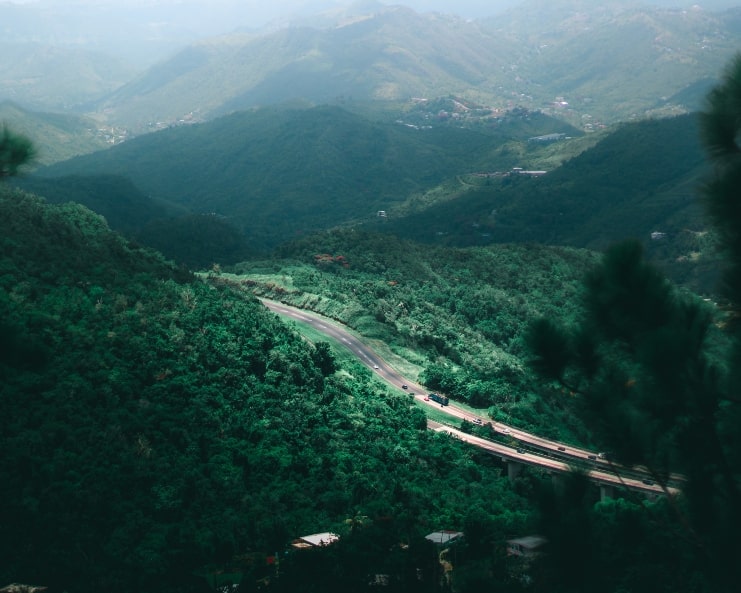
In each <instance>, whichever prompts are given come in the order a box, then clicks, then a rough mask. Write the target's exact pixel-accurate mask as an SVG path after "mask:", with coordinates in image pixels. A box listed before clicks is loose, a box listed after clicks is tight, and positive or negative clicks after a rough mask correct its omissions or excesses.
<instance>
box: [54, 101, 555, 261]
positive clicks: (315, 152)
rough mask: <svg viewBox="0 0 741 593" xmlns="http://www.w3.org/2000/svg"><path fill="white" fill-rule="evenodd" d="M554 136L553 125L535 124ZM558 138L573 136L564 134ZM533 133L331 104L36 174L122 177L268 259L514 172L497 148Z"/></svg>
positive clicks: (157, 140) (119, 149)
mask: <svg viewBox="0 0 741 593" xmlns="http://www.w3.org/2000/svg"><path fill="white" fill-rule="evenodd" d="M541 121H542V125H543V126H549V127H547V128H546V130H547V131H551V130H552V127H550V126H552V125H553V124H552V121H548V119H547V118H542V119H541ZM562 129H564V130H569V128H568V126H565V125H564V126H562ZM523 131H524V132H525V133H532V128H531V127H529V126H524V127H523V129H521V130H519V129H518V127H517V126H516V125H512V126H503V127H502V129H501V130H500V131H499V132H497V131H496V127H495V129H494V130H493V131H490V132H487V133H484V132H479V131H475V130H465V129H460V128H458V127H454V126H446V127H434V128H429V129H415V128H412V127H409V126H404V125H399V124H382V123H374V122H371V121H369V120H367V119H365V118H362V117H359V116H357V115H354V114H351V113H349V112H347V111H344V110H342V109H340V108H337V107H316V108H313V109H307V110H279V109H261V110H256V111H253V112H240V113H235V114H232V115H230V116H226V117H223V118H219V119H216V120H214V121H212V122H208V123H205V124H201V125H195V126H187V127H179V128H174V129H169V130H164V131H162V132H158V133H155V134H148V135H145V136H141V137H139V138H136V139H134V140H131V141H129V142H126V143H124V144H122V145H119V146H115V147H113V148H112V149H110V150H107V151H102V152H98V153H96V154H92V155H87V156H83V157H79V158H76V159H72V160H70V161H67V162H64V163H59V164H57V165H55V166H52V167H48V168H46V169H44V170H42V171H40V172H39V173H40V174H43V175H44V176H45V177H49V176H60V175H86V174H90V173H91V172H95V173H96V174H110V175H122V176H125V177H127V178H129V179H130V180H131V181H132V182H133V183H134V184H135V185H136V186H137V187H138V188H139V189H140V190H141V191H142V192H144V193H145V194H147V195H151V196H152V197H153V198H158V199H163V200H166V201H169V202H172V203H175V204H178V205H180V206H183V207H185V208H187V209H189V210H190V211H191V212H193V213H215V214H217V215H220V216H224V217H226V219H227V220H228V221H229V222H230V223H232V224H233V225H235V226H236V227H237V228H239V229H240V230H243V231H244V233H245V234H246V235H247V237H248V239H249V240H250V243H251V245H252V246H253V248H256V249H258V250H265V249H268V248H271V247H273V246H275V245H277V244H279V243H282V242H285V241H286V240H288V239H291V238H293V237H295V236H297V235H298V234H304V233H307V232H312V231H316V230H321V229H326V228H330V227H332V226H335V225H338V224H347V223H350V222H359V221H363V220H365V221H368V220H375V219H376V218H377V216H376V215H377V212H378V211H379V210H387V209H389V208H390V207H391V206H392V205H393V204H395V203H398V202H400V201H402V200H405V199H406V198H407V197H408V196H409V195H410V194H411V193H413V192H419V191H422V190H425V189H427V188H429V187H434V186H435V185H437V184H439V183H440V182H441V181H443V180H444V179H446V178H451V177H453V176H455V175H457V174H460V173H466V172H471V171H476V170H480V169H488V168H489V167H491V166H492V163H493V162H497V161H501V160H502V159H503V160H504V161H505V162H504V166H505V167H508V166H513V165H514V164H516V162H517V161H516V160H514V159H515V158H516V156H515V155H509V156H508V155H506V154H505V155H503V156H502V155H500V154H499V151H500V148H501V147H502V145H503V144H505V143H506V142H507V141H510V140H511V139H513V137H514V138H516V139H517V136H518V134H519V135H520V136H519V140H520V141H522V140H523V139H524V138H523Z"/></svg>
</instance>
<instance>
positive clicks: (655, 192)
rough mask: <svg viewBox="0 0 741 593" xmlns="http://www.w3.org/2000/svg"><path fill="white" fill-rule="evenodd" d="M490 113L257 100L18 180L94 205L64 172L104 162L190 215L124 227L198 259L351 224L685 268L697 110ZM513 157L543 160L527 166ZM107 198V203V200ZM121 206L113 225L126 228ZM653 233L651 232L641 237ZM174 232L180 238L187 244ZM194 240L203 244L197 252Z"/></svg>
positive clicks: (694, 239) (698, 171)
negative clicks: (377, 118) (401, 118)
mask: <svg viewBox="0 0 741 593" xmlns="http://www.w3.org/2000/svg"><path fill="white" fill-rule="evenodd" d="M410 119H411V116H410ZM496 122H497V123H495V122H494V121H491V122H489V123H488V124H487V125H486V126H484V124H481V127H480V128H478V129H477V128H474V129H461V128H460V127H458V126H456V125H455V122H450V123H449V124H447V123H446V122H438V123H436V124H435V125H434V126H428V127H427V128H426V129H425V127H424V126H417V125H412V124H406V123H403V122H401V123H388V124H384V123H379V122H373V121H369V120H367V119H365V118H362V117H360V116H359V115H356V114H353V113H350V112H347V111H345V110H342V109H340V108H338V107H329V106H325V107H316V108H311V109H303V110H301V109H275V108H271V109H268V108H265V109H260V110H255V111H252V112H239V113H235V114H232V115H230V116H225V117H222V118H218V119H216V120H214V121H212V122H207V123H204V124H199V125H194V126H185V127H177V128H171V129H169V130H164V131H162V132H157V133H153V134H147V135H144V136H141V137H138V138H135V139H133V140H131V141H128V142H126V143H124V144H121V145H119V146H116V147H113V148H112V149H110V150H105V151H100V152H98V153H94V154H91V155H86V156H82V157H78V158H75V159H72V160H69V161H66V162H63V163H58V164H56V165H54V166H51V167H47V168H45V169H42V170H41V171H39V174H41V175H43V176H44V177H43V178H40V177H34V178H31V179H29V180H28V181H27V182H26V187H28V188H30V189H33V188H34V185H36V186H37V187H38V188H39V189H40V190H42V191H46V192H50V193H49V194H48V195H49V196H50V198H52V199H53V200H54V201H58V200H59V199H60V198H62V199H74V200H76V201H83V202H84V203H86V204H88V205H90V206H91V207H93V208H96V207H97V206H96V199H95V196H94V195H92V194H91V192H89V191H88V192H87V193H84V192H81V193H79V195H78V196H77V197H75V193H74V192H75V184H76V183H75V181H74V178H73V179H72V180H71V181H69V176H80V175H83V176H84V175H90V174H91V173H92V172H94V174H95V175H97V176H101V175H106V176H108V177H106V178H105V179H103V178H101V179H100V181H99V182H96V183H98V185H97V186H96V185H95V184H94V183H92V182H90V183H88V182H86V183H81V182H78V183H77V185H78V186H79V188H80V189H81V190H83V189H84V188H85V187H99V188H101V189H100V191H101V192H103V193H107V194H110V195H119V196H121V199H124V200H131V202H130V203H131V204H132V205H133V204H134V203H136V201H139V202H141V203H143V204H145V205H146V207H147V212H152V211H151V208H152V206H154V205H156V204H157V203H168V202H169V203H170V204H174V205H176V206H177V208H178V209H179V210H180V212H181V213H183V214H189V218H187V219H181V220H180V221H173V222H172V223H170V224H168V223H165V222H164V221H163V220H160V221H156V220H155V219H156V218H157V216H156V215H155V214H154V213H151V214H149V215H147V214H146V212H144V213H143V214H142V215H141V216H139V218H138V220H139V221H140V222H139V227H138V228H137V229H134V235H135V236H139V235H138V233H142V226H143V225H146V226H148V231H147V232H146V233H145V235H146V241H145V242H146V244H147V245H152V246H156V247H157V248H158V249H160V250H161V251H162V252H163V253H165V254H167V255H168V256H170V257H173V258H175V259H179V258H186V259H187V261H190V262H199V265H203V264H204V262H205V263H206V264H208V263H210V262H212V261H220V262H222V263H233V262H234V261H235V260H234V259H233V258H234V257H238V256H239V255H240V254H241V253H246V252H247V251H253V252H263V253H264V252H265V251H269V250H271V249H275V248H277V247H280V246H282V245H284V244H286V243H289V242H291V241H293V240H295V239H297V238H300V237H303V236H306V235H309V234H312V233H315V232H319V231H324V230H327V229H331V228H335V227H349V228H357V229H363V230H366V231H373V232H385V233H393V234H395V235H397V236H400V237H405V238H413V239H414V240H416V241H420V242H428V243H434V244H441V245H448V246H468V245H487V244H490V243H507V242H512V243H542V244H553V245H569V246H575V247H588V248H591V249H603V248H604V247H606V246H607V245H609V244H610V243H612V242H614V241H618V240H620V239H625V238H628V237H635V238H639V239H641V240H643V241H644V243H646V245H647V246H649V247H650V250H651V253H652V254H656V256H657V257H660V258H661V259H662V260H663V261H666V262H674V263H672V266H675V267H676V270H675V271H674V272H673V275H674V276H675V277H682V278H688V277H689V276H692V275H694V274H696V272H695V269H694V266H695V264H694V263H693V264H692V265H684V264H678V266H677V265H675V264H676V262H677V261H690V260H692V261H693V262H694V261H695V260H696V257H695V255H692V254H693V253H694V252H696V251H701V246H700V245H699V243H698V240H700V239H701V238H702V236H703V233H704V231H705V223H704V220H703V215H702V209H701V207H700V203H699V188H700V186H701V183H702V180H703V175H704V174H706V173H707V169H706V167H707V164H706V160H705V155H704V152H703V150H702V148H701V145H700V141H699V135H698V130H697V121H696V117H695V116H692V115H684V116H678V117H674V118H663V119H656V120H649V121H639V122H634V123H626V124H623V125H621V126H619V127H618V128H617V129H616V130H614V131H612V132H608V131H604V132H602V133H599V134H592V135H586V136H582V137H581V138H579V137H576V136H578V134H574V130H572V129H569V128H568V127H561V128H558V127H557V126H558V125H561V126H563V125H564V124H563V123H560V122H558V121H557V120H552V119H550V118H548V117H547V116H544V115H542V114H539V113H529V112H526V111H520V110H515V111H513V112H512V113H511V114H509V115H508V116H507V117H503V118H501V119H498V120H496ZM540 138H544V139H542V140H541V139H540ZM567 158H568V160H566V159H567ZM564 161H565V162H564ZM561 163H563V164H561ZM516 167H524V168H525V169H527V168H530V169H536V170H537V169H538V168H542V169H543V170H545V171H546V173H545V174H544V175H535V176H531V175H526V174H521V173H518V172H517V171H518V169H516ZM57 176H66V177H64V178H63V179H61V180H60V182H59V184H58V185H59V188H60V191H61V190H62V189H63V190H64V192H66V193H65V194H64V196H57V195H56V194H55V189H54V186H55V183H56V182H55V178H56V177H57ZM110 176H121V178H122V179H128V180H131V182H132V183H133V188H134V189H129V190H117V189H115V188H113V187H110V186H109V188H108V189H105V187H106V186H105V185H102V183H103V182H105V183H111V182H113V181H115V179H116V177H110ZM127 192H128V193H127ZM137 195H141V196H148V199H149V200H154V202H151V203H150V201H142V198H140V197H137ZM97 202H98V204H100V202H101V200H100V199H99V198H98V200H97ZM101 207H102V206H101ZM107 208H108V210H107V212H108V213H112V214H115V215H116V216H120V214H117V213H119V212H120V206H118V205H117V206H116V207H110V206H108V207H107ZM98 211H101V210H98ZM147 216H149V218H148V219H146V217H147ZM170 216H171V215H170ZM199 217H200V218H199ZM160 218H162V217H160ZM130 220H132V219H131V217H130V218H128V219H122V220H121V221H119V222H114V221H111V224H112V226H114V227H115V228H124V226H125V224H127V223H129V222H130ZM150 223H153V224H150ZM129 228H130V227H129ZM209 228H210V229H211V230H208V229H209ZM235 229H236V231H237V232H235ZM653 232H657V233H659V235H660V236H661V238H662V240H661V241H651V239H650V237H651V233H653ZM240 233H243V234H244V236H245V240H244V241H245V243H244V244H241V243H240V241H239V234H240ZM141 236H142V239H143V240H144V239H145V236H144V235H141ZM183 237H186V242H189V243H191V244H192V245H190V246H188V247H187V249H185V243H184V242H183ZM227 239H228V241H227ZM199 241H202V242H203V243H199ZM196 245H200V251H201V253H200V254H197V257H195V258H194V257H193V255H192V254H191V255H189V253H190V252H191V251H192V250H193V249H194V248H195V246H196ZM227 255H228V256H229V257H227ZM230 258H232V259H230ZM677 258H683V259H681V260H678V259H677ZM688 258H689V259H688ZM180 261H182V260H180ZM192 265H195V264H192ZM702 283H704V284H707V282H705V281H704V280H703V281H702Z"/></svg>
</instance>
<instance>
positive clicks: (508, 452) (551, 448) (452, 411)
mask: <svg viewBox="0 0 741 593" xmlns="http://www.w3.org/2000/svg"><path fill="white" fill-rule="evenodd" d="M260 301H261V302H262V303H263V304H264V305H265V306H266V307H267V308H268V309H270V310H271V311H273V312H275V313H277V314H279V315H281V316H283V317H287V318H289V319H294V320H296V321H300V322H302V323H306V324H308V325H310V326H311V327H313V328H314V329H316V330H317V331H319V332H321V333H323V334H324V335H326V336H328V337H330V338H332V339H334V340H335V341H337V342H338V343H339V344H342V345H344V346H345V347H346V348H347V349H348V350H350V351H351V352H352V353H353V354H354V355H355V356H356V357H357V358H358V359H359V360H360V361H361V362H362V363H363V364H365V365H366V366H368V367H369V368H371V369H373V370H374V372H376V373H377V374H378V376H379V377H381V378H382V379H384V380H385V381H386V382H387V383H389V384H391V385H393V386H394V387H397V388H398V389H402V388H403V387H402V386H403V385H406V386H407V388H406V390H407V391H408V393H410V394H412V393H413V394H414V397H415V399H417V400H418V401H419V402H421V403H422V404H424V405H430V406H435V407H439V409H440V411H443V412H445V413H446V414H448V415H450V416H453V417H456V418H459V419H461V420H464V419H465V420H469V421H470V422H474V423H476V424H486V425H491V428H492V430H493V431H494V432H495V433H499V434H500V435H502V436H503V437H504V438H507V437H511V438H512V439H513V442H515V443H516V446H515V447H512V446H508V445H505V444H502V443H498V442H495V441H491V440H488V439H484V438H481V437H477V436H473V435H470V434H468V433H465V432H462V431H459V430H457V429H454V428H450V427H447V426H445V427H443V426H442V425H437V424H436V423H434V422H429V423H428V424H429V425H430V426H431V427H432V428H433V429H436V430H444V431H446V432H448V433H449V434H450V435H451V436H454V437H456V438H459V439H461V440H463V441H465V442H467V443H470V444H472V445H475V446H477V447H479V448H481V449H485V450H487V451H488V452H490V453H493V454H496V455H499V456H501V457H502V458H503V459H506V460H512V461H520V462H522V463H527V464H530V465H537V466H539V467H542V468H545V469H548V470H550V471H557V472H568V471H571V468H572V467H573V466H577V465H578V466H585V465H586V466H588V467H589V469H588V471H587V473H588V475H589V476H590V477H591V478H592V479H593V480H595V481H597V482H600V483H605V484H610V485H614V486H622V487H626V488H630V489H635V490H643V491H646V492H656V493H664V492H666V491H667V490H668V491H669V492H676V489H674V488H668V489H667V490H665V489H664V488H662V487H661V486H660V485H659V484H655V483H654V482H653V480H652V479H651V478H650V475H649V473H648V472H646V471H645V470H642V469H640V468H628V467H623V466H620V465H618V464H614V463H612V462H610V461H609V460H606V459H601V458H600V457H598V454H597V453H595V452H593V451H588V450H586V449H581V448H579V447H574V446H571V445H567V444H565V443H559V442H557V441H551V440H548V439H544V438H542V437H539V436H537V435H535V434H532V433H529V432H525V431H523V430H520V429H519V428H515V427H513V426H508V425H506V424H502V423H501V422H491V420H490V419H489V418H485V417H481V416H477V415H475V414H472V413H471V412H468V411H466V410H463V409H462V408H459V407H457V406H455V405H447V406H440V405H439V404H437V403H435V402H433V401H430V400H428V398H427V395H426V394H427V391H426V389H425V388H424V386H423V385H420V384H419V383H415V382H413V381H409V380H407V379H405V378H404V377H402V376H401V375H400V374H399V373H397V372H396V371H395V370H394V369H393V368H392V367H391V366H390V365H389V364H388V363H387V362H386V361H385V360H384V359H383V358H381V357H380V356H379V355H378V354H377V353H376V352H375V351H374V350H373V349H372V348H370V347H369V346H368V345H367V344H365V343H363V342H362V341H361V340H360V339H359V338H357V337H356V336H355V335H353V334H352V333H350V332H349V331H348V330H347V329H345V328H344V327H342V326H340V325H339V324H337V323H336V322H334V321H330V320H329V319H327V318H325V317H322V316H320V315H319V314H317V313H314V312H310V311H306V310H304V309H298V308H296V307H292V306H290V305H285V304H283V303H279V302H275V301H270V300H267V299H263V298H260ZM525 448H527V451H526V450H525ZM673 478H674V479H675V480H676V481H681V476H673Z"/></svg>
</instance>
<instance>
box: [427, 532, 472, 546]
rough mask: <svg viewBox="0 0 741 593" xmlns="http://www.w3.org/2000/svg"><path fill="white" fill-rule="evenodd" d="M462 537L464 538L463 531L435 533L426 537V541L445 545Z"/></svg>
mask: <svg viewBox="0 0 741 593" xmlns="http://www.w3.org/2000/svg"><path fill="white" fill-rule="evenodd" d="M462 536H463V532H462V531H448V530H445V531H433V532H432V533H430V534H429V535H425V539H427V540H430V541H431V542H432V543H434V544H438V545H444V544H447V543H450V542H451V541H453V540H454V539H458V538H459V537H462Z"/></svg>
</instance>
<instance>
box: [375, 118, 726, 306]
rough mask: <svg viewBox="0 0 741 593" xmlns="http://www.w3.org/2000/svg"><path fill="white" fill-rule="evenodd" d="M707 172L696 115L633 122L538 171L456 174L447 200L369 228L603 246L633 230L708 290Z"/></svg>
mask: <svg viewBox="0 0 741 593" xmlns="http://www.w3.org/2000/svg"><path fill="white" fill-rule="evenodd" d="M568 142H571V140H562V141H560V144H562V145H566V144H568ZM562 150H566V148H565V147H563V148H562ZM708 173H709V167H708V163H707V159H706V154H705V151H704V149H703V147H702V145H701V143H700V134H699V129H698V122H697V116H696V115H682V116H676V117H673V118H662V119H658V120H647V121H641V122H632V123H626V124H622V125H620V126H618V127H617V128H616V129H615V130H614V131H612V132H611V133H608V134H604V135H603V136H602V137H601V139H600V140H599V141H598V142H597V143H596V144H595V145H594V146H592V147H590V148H588V149H586V150H583V151H581V152H579V153H578V154H575V155H574V156H573V157H572V158H570V159H568V160H567V161H566V162H564V163H563V164H562V165H560V166H558V167H556V168H553V169H552V170H549V171H547V172H545V174H544V175H538V176H532V175H529V174H527V172H517V171H512V172H505V174H504V175H495V176H483V177H482V176H480V175H479V176H477V175H471V176H462V177H461V178H459V180H458V181H457V182H456V183H454V184H450V185H449V186H448V188H449V189H448V196H449V197H448V198H447V199H437V200H433V199H431V198H428V199H417V200H414V201H413V202H412V203H411V204H401V205H399V209H398V211H397V210H395V209H394V208H390V209H389V211H388V212H387V217H386V218H385V219H384V224H383V225H380V226H377V228H379V229H380V230H383V231H385V232H388V233H393V234H396V235H401V234H403V233H405V232H406V229H408V228H410V227H411V226H414V228H415V229H417V230H416V232H415V238H416V239H417V240H419V241H424V242H429V243H433V244H442V245H455V246H461V245H483V244H488V243H491V242H494V243H513V242H514V243H541V244H550V245H568V246H573V247H583V248H589V249H593V250H603V249H605V248H606V247H607V246H609V245H610V244H611V243H614V242H617V241H620V240H623V239H627V238H636V239H639V240H641V241H642V242H643V243H644V244H645V246H646V249H647V251H648V253H649V255H650V256H652V258H653V259H654V260H655V262H656V263H659V264H661V265H662V266H663V267H664V268H665V271H666V272H667V273H669V274H670V275H671V277H672V278H673V279H674V280H675V281H678V282H681V283H684V284H686V285H689V286H691V287H692V288H693V289H694V290H696V291H697V292H706V293H710V292H714V291H715V289H716V288H717V287H716V286H715V283H716V282H717V271H718V270H717V266H716V257H717V255H713V249H712V241H708V237H706V232H705V231H706V230H707V226H708V225H707V221H706V219H705V216H704V210H703V207H702V203H701V200H700V195H701V188H702V184H703V182H704V180H705V179H707V175H708ZM430 193H431V194H433V192H430ZM437 193H439V190H437ZM414 203H418V204H424V205H425V206H424V207H423V208H420V207H414ZM700 252H703V256H704V257H702V258H698V254H699V253H700Z"/></svg>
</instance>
